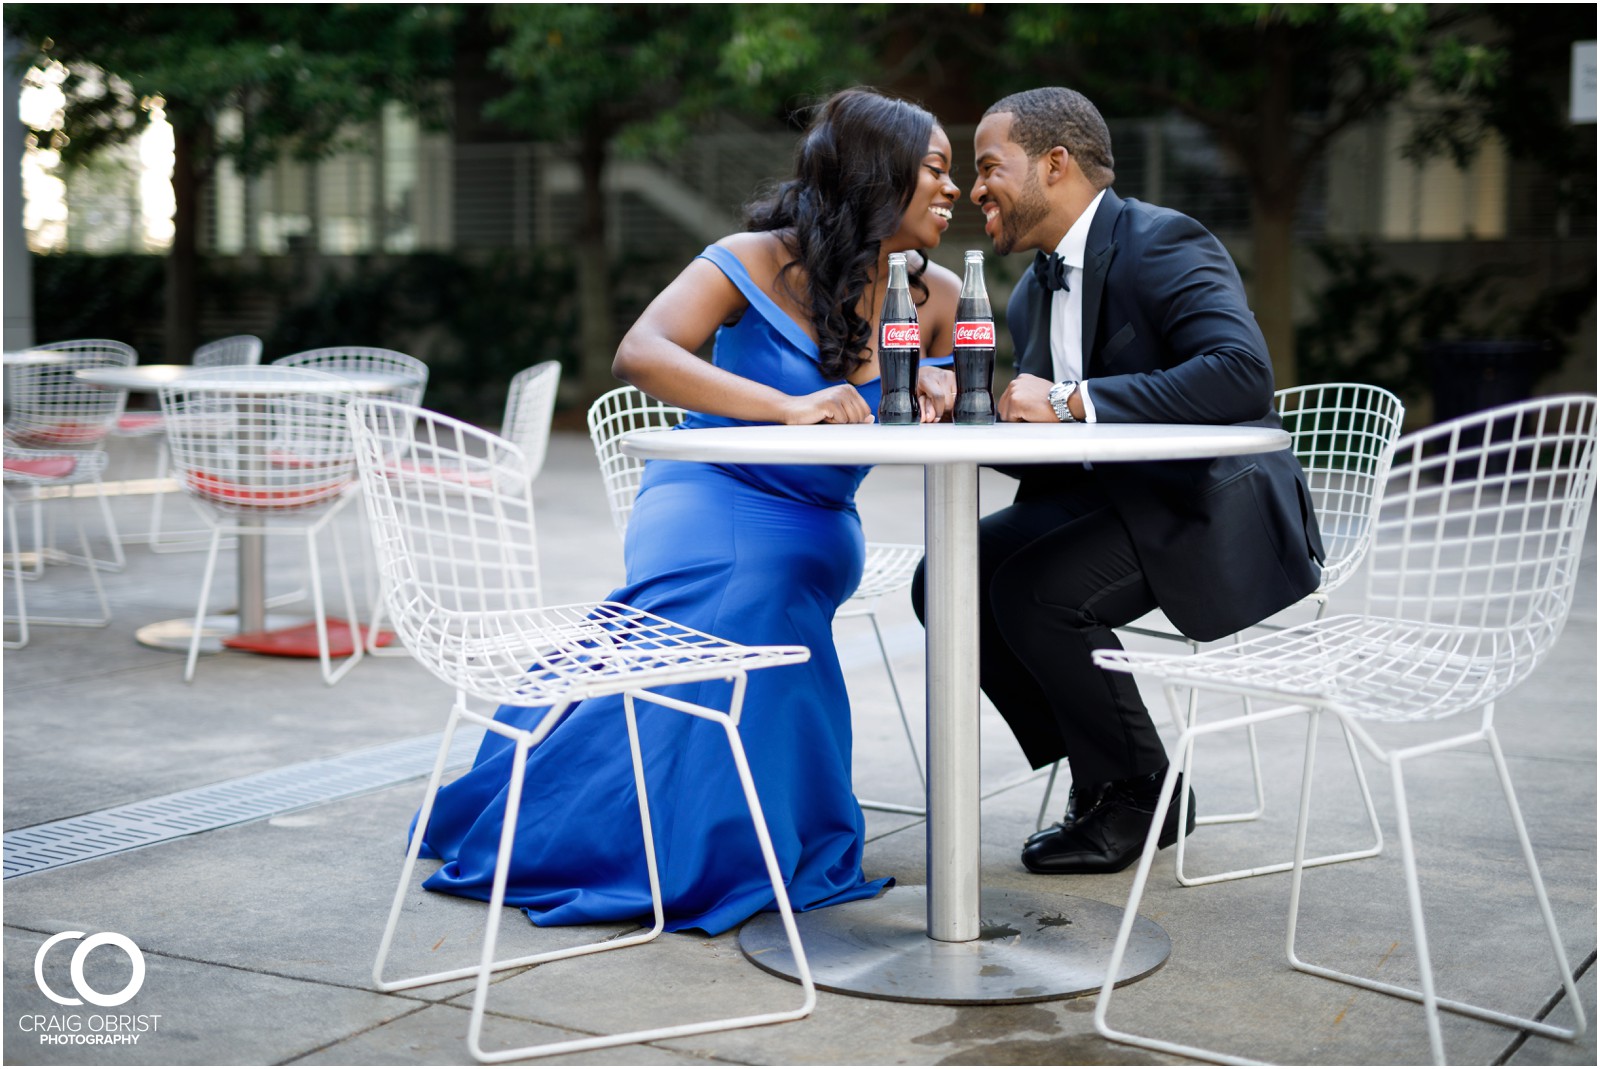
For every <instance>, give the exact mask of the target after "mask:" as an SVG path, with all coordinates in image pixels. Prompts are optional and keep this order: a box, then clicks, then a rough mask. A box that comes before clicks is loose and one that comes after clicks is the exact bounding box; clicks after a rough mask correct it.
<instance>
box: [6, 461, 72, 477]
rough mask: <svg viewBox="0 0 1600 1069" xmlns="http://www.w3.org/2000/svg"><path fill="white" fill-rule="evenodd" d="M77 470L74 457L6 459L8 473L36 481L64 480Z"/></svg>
mask: <svg viewBox="0 0 1600 1069" xmlns="http://www.w3.org/2000/svg"><path fill="white" fill-rule="evenodd" d="M77 469H78V461H77V459H76V458H74V457H6V471H8V472H11V473H12V474H13V475H28V476H32V477H33V478H36V479H64V478H66V477H67V476H68V475H71V474H72V473H73V472H74V471H76V470H77Z"/></svg>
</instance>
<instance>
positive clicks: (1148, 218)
mask: <svg viewBox="0 0 1600 1069" xmlns="http://www.w3.org/2000/svg"><path fill="white" fill-rule="evenodd" d="M1080 284H1081V286H1082V287H1083V352H1084V376H1083V377H1084V379H1085V381H1087V382H1088V384H1089V385H1088V389H1089V393H1090V395H1091V397H1092V399H1093V401H1094V407H1095V416H1096V419H1097V420H1098V421H1099V422H1102V423H1228V424H1245V425H1250V426H1258V427H1278V426H1280V424H1279V421H1278V417H1277V415H1276V413H1274V412H1273V411H1272V391H1273V384H1272V362H1271V360H1270V358H1269V357H1268V355H1267V346H1266V341H1265V339H1263V337H1262V336H1261V331H1260V329H1259V328H1258V327H1257V326H1256V321H1255V316H1254V315H1253V314H1252V313H1251V311H1250V309H1249V306H1248V304H1247V303H1246V300H1245V294H1244V285H1243V283H1242V282H1241V281H1240V279H1239V273H1238V271H1237V269H1236V268H1235V267H1234V264H1233V261H1232V259H1230V258H1229V256H1228V253H1227V250H1225V249H1224V248H1223V247H1222V243H1221V242H1219V241H1218V240H1217V239H1216V238H1215V237H1213V236H1212V235H1211V234H1210V233H1209V232H1208V231H1207V230H1206V229H1205V228H1204V227H1202V226H1201V225H1200V224H1199V223H1197V222H1195V221H1194V220H1193V219H1190V218H1189V217H1188V216H1186V215H1183V214H1181V213H1179V212H1175V211H1172V210H1170V209H1167V208H1159V207H1156V206H1154V205H1151V204H1145V203H1142V202H1140V201H1137V200H1133V199H1129V200H1123V199H1122V198H1120V197H1118V196H1117V195H1116V194H1115V193H1114V192H1112V191H1111V190H1109V189H1108V190H1106V193H1105V197H1104V198H1103V199H1102V200H1101V202H1100V207H1099V208H1098V209H1097V210H1096V212H1095V216H1094V220H1093V222H1092V223H1091V224H1090V229H1089V239H1088V243H1087V246H1086V249H1085V254H1084V269H1083V272H1082V275H1081V282H1080ZM1049 297H1050V295H1049V293H1048V292H1047V291H1045V290H1044V289H1043V288H1042V287H1041V286H1039V285H1038V284H1037V283H1036V281H1035V280H1034V277H1033V272H1031V271H1029V272H1026V273H1025V274H1024V275H1023V277H1022V281H1021V282H1020V283H1019V284H1018V285H1017V288H1016V289H1015V290H1014V291H1013V292H1012V295H1011V300H1010V303H1009V305H1008V306H1007V310H1008V319H1009V326H1010V330H1011V336H1012V340H1013V342H1014V343H1015V346H1016V353H1017V370H1018V371H1019V372H1026V373H1028V374H1032V375H1038V376H1039V377H1041V378H1044V379H1050V380H1054V378H1055V375H1054V373H1053V371H1052V368H1051V361H1050V331H1049V314H1050V301H1049ZM1007 471H1008V473H1009V474H1011V475H1014V476H1016V477H1017V478H1018V479H1019V480H1020V483H1021V485H1020V486H1019V487H1018V489H1017V498H1018V499H1019V500H1022V499H1025V498H1027V497H1029V496H1032V495H1039V494H1050V493H1056V492H1059V491H1061V490H1063V489H1065V488H1068V487H1071V486H1074V485H1081V483H1082V481H1083V480H1086V479H1087V480H1094V481H1095V482H1096V483H1098V485H1099V486H1100V487H1101V489H1102V490H1103V491H1104V493H1105V494H1106V496H1107V497H1108V498H1109V499H1110V501H1111V503H1112V506H1113V507H1114V508H1115V509H1116V511H1117V513H1118V514H1119V515H1120V517H1121V519H1122V521H1123V523H1124V524H1125V525H1126V526H1127V529H1128V531H1129V532H1130V533H1131V534H1132V537H1133V542H1134V546H1135V548H1136V550H1137V552H1138V554H1139V558H1140V561H1141V563H1142V564H1143V566H1144V572H1145V577H1146V579H1147V581H1148V582H1149V584H1150V588H1151V590H1152V591H1153V592H1154V593H1155V596H1156V600H1157V602H1158V603H1159V604H1160V605H1161V608H1162V610H1163V611H1164V612H1165V613H1166V615H1167V618H1168V619H1169V620H1171V621H1172V623H1173V625H1174V626H1175V627H1177V628H1178V630H1180V631H1182V632H1183V633H1184V634H1185V635H1187V636H1189V637H1190V638H1193V639H1197V640H1200V641H1210V640H1213V639H1218V638H1222V637H1224V636H1226V635H1230V634H1233V633H1234V632H1236V631H1239V630H1241V629H1243V628H1245V627H1248V626H1250V625H1251V624H1255V623H1258V622H1260V621H1261V620H1264V619H1265V618H1267V617H1268V616H1271V615H1272V614H1273V613H1275V612H1277V611H1278V610H1280V609H1283V608H1285V607H1287V606H1289V605H1292V604H1294V603H1295V602H1297V601H1299V600H1300V599H1301V598H1303V597H1304V596H1305V595H1307V594H1309V593H1310V592H1311V591H1312V590H1314V589H1316V586H1317V583H1318V582H1319V580H1320V578H1321V567H1320V562H1321V560H1322V557H1323V549H1322V540H1321V537H1320V535H1319V534H1318V531H1317V521H1316V516H1315V514H1314V513H1313V512H1312V506H1311V497H1310V494H1309V493H1308V491H1307V490H1306V485H1305V476H1304V474H1303V473H1302V472H1301V470H1300V464H1299V462H1298V461H1296V460H1295V458H1294V455H1293V454H1292V453H1291V452H1289V451H1288V450H1282V451H1279V452H1275V453H1259V454H1254V455H1251V456H1242V457H1218V458H1216V459H1213V460H1195V461H1161V462H1151V463H1127V464H1099V465H1096V466H1094V468H1093V469H1085V468H1084V467H1083V466H1081V465H1046V466H1038V465H1029V466H1023V467H1019V468H1014V469H1007ZM1069 566H1070V565H1069Z"/></svg>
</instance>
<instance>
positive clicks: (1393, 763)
mask: <svg viewBox="0 0 1600 1069" xmlns="http://www.w3.org/2000/svg"><path fill="white" fill-rule="evenodd" d="M1491 708H1492V707H1491ZM1480 739H1482V740H1484V741H1486V742H1487V743H1488V746H1489V753H1490V756H1491V757H1492V758H1493V761H1494V766H1495V773H1496V775H1497V776H1498V778H1499V780H1500V790H1501V793H1502V794H1503V795H1504V796H1505V799H1506V805H1507V807H1508V809H1509V810H1510V815H1511V823H1512V825H1513V826H1514V827H1515V829H1516V832H1517V841H1518V842H1519V844H1520V845H1521V847H1522V857H1523V862H1524V864H1525V865H1526V866H1527V869H1528V877H1529V880H1530V881H1531V883H1532V884H1533V890H1534V896H1535V898H1536V899H1537V900H1538V903H1539V913H1540V916H1541V918H1542V919H1543V921H1544V927H1545V933H1546V935H1547V936H1548V937H1549V939H1550V948H1551V951H1552V953H1553V955H1554V957H1555V961H1556V965H1557V967H1558V968H1559V969H1560V970H1561V985H1562V989H1563V990H1564V991H1565V993H1566V998H1567V1001H1568V1003H1570V1004H1571V1006H1572V1009H1573V1013H1574V1015H1575V1017H1576V1023H1575V1024H1574V1026H1573V1027H1571V1028H1560V1027H1557V1026H1555V1025H1550V1024H1546V1023H1544V1022H1543V1021H1535V1020H1531V1019H1529V1018H1526V1017H1519V1016H1516V1015H1513V1014H1508V1013H1503V1012H1501V1011H1498V1010H1491V1009H1488V1008H1486V1007H1483V1006H1477V1005H1473V1004H1472V1003H1467V1002H1460V1001H1457V1000H1455V999H1448V998H1440V997H1439V995H1438V993H1437V991H1435V989H1434V976H1433V967H1432V963H1431V960H1430V957H1429V953H1428V941H1427V933H1426V929H1425V926H1424V922H1423V911H1422V894H1421V889H1420V882H1419V880H1418V876H1417V862H1416V852H1415V847H1414V845H1413V842H1412V838H1411V817H1410V813H1409V809H1408V807H1407V804H1406V793H1405V779H1404V775H1403V772H1402V766H1403V764H1404V762H1405V761H1407V760H1409V759H1411V758H1413V757H1419V756H1423V755H1426V754H1432V753H1437V752H1439V751H1440V750H1445V749H1454V748H1458V747H1461V746H1465V745H1469V744H1471V743H1474V742H1477V741H1478V740H1480ZM1389 768H1390V780H1391V783H1392V785H1393V789H1394V795H1395V815H1396V822H1397V824H1398V825H1399V832H1400V857H1401V861H1402V864H1403V866H1404V868H1405V879H1406V898H1407V902H1408V906H1409V909H1410V914H1411V926H1412V934H1413V938H1415V940H1416V943H1417V965H1418V969H1419V971H1420V973H1421V980H1422V990H1420V991H1416V990H1412V989H1410V988H1404V987H1399V986H1396V985H1394V984H1386V983H1383V982H1381V981H1378V980H1373V979H1370V978H1368V977H1364V976H1356V975H1353V974H1351V973H1345V972H1340V971H1338V970H1336V969H1329V968H1326V967H1324V966H1320V965H1313V964H1311V963H1309V962H1307V961H1304V960H1303V959H1301V958H1300V957H1299V955H1298V954H1297V952H1296V950H1295V934H1296V928H1297V921H1298V917H1299V906H1300V888H1301V882H1302V881H1301V876H1302V868H1303V866H1302V867H1297V868H1296V869H1295V874H1294V878H1293V880H1292V881H1291V885H1290V900H1289V935H1288V945H1287V949H1288V957H1289V964H1290V965H1292V966H1293V967H1294V968H1295V969H1297V970H1299V971H1301V972H1304V973H1309V974H1310V975H1313V976H1320V977H1323V978H1324V979H1328V980H1337V981H1339V982H1340V983H1345V984H1350V985H1352V986H1355V987H1360V988H1364V989H1366V990H1368V991H1376V992H1378V993H1379V994H1384V995H1391V996H1393V997H1395V998H1402V999H1406V1000H1408V1001H1411V1002H1417V1003H1420V1004H1421V1005H1422V1007H1423V1013H1424V1015H1425V1016H1426V1018H1427V1024H1428V1042H1429V1046H1430V1048H1431V1052H1432V1055H1433V1060H1434V1063H1435V1064H1437V1065H1443V1064H1445V1057H1444V1041H1443V1036H1442V1033H1441V1030H1440V1025H1439V1011H1440V1010H1441V1009H1444V1010H1449V1011H1450V1012H1452V1013H1458V1014H1461V1015H1462V1016H1465V1017H1473V1018H1476V1019H1478V1020H1481V1021H1488V1022H1490V1023H1491V1024H1498V1025H1502V1026H1504V1027H1506V1028H1513V1029H1519V1030H1524V1031H1528V1032H1532V1033H1534V1034H1535V1035H1540V1036H1545V1037H1547V1038H1550V1039H1559V1040H1565V1041H1570V1040H1573V1039H1576V1038H1577V1037H1578V1036H1581V1035H1582V1034H1583V1033H1584V1032H1585V1031H1586V1030H1587V1028H1588V1017H1587V1015H1586V1014H1585V1013H1584V1010H1583V1001H1582V1000H1581V999H1580V998H1579V996H1578V989H1577V984H1576V982H1575V981H1574V979H1573V976H1572V969H1571V967H1570V966H1569V965H1568V963H1567V955H1566V950H1565V949H1564V948H1563V947H1562V945H1561V934H1560V932H1559V931H1558V930H1557V928H1556V923H1555V914H1554V913H1553V912H1552V911H1551V908H1550V898H1549V895H1548V894H1547V893H1546V891H1545V886H1544V880H1543V878H1542V877H1541V876H1540V873H1539V865H1538V862H1537V861H1536V860H1535V858H1534V855H1533V843H1532V841H1531V840H1530V839H1529V838H1528V829H1527V825H1526V824H1525V823H1524V822H1523V819H1522V810H1521V808H1520V807H1519V806H1518V805H1517V800H1516V793H1515V791H1514V790H1513V789H1512V786H1511V775H1510V772H1509V770H1508V769H1507V768H1506V764H1505V755H1504V754H1503V753H1502V752H1501V750H1500V743H1499V739H1498V738H1497V737H1496V735H1495V732H1494V729H1493V727H1490V726H1487V725H1486V726H1485V727H1484V728H1482V729H1480V730H1479V731H1477V732H1474V733H1472V734H1470V735H1463V736H1458V737H1455V738H1451V739H1445V740H1442V741H1440V742H1436V743H1431V744H1428V745H1424V746H1418V747H1414V748H1412V749H1409V750H1399V751H1396V752H1394V753H1392V754H1390V755H1389ZM1305 810H1306V806H1305V804H1304V801H1302V812H1301V827H1300V828H1299V829H1298V830H1297V832H1296V850H1297V852H1303V850H1304V838H1305V829H1304V825H1305V816H1306V812H1305Z"/></svg>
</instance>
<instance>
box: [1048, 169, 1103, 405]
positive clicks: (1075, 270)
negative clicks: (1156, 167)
mask: <svg viewBox="0 0 1600 1069" xmlns="http://www.w3.org/2000/svg"><path fill="white" fill-rule="evenodd" d="M1105 195H1106V191H1105V190H1103V189H1102V190H1101V191H1100V192H1098V193H1096V194H1095V195H1094V200H1091V201H1090V202H1089V206H1088V207H1087V208H1085V209H1084V210H1083V214H1082V215H1080V216H1078V221H1077V222H1075V223H1073V224H1072V228H1071V229H1070V230H1068V231H1067V234H1066V236H1065V237H1063V238H1062V239H1061V244H1059V245H1057V246H1056V253H1057V255H1059V256H1060V257H1061V258H1062V259H1063V260H1065V261H1066V267H1067V287H1068V288H1067V289H1065V290H1057V291H1055V292H1054V293H1052V294H1051V295H1050V302H1051V303H1050V369H1051V372H1052V373H1053V374H1054V376H1055V381H1057V382H1066V381H1067V380H1068V379H1072V380H1075V381H1077V382H1078V400H1080V401H1082V402H1083V421H1084V422H1085V423H1093V422H1095V418H1094V402H1093V401H1091V400H1090V399H1089V384H1088V383H1087V382H1084V381H1083V341H1084V338H1083V249H1084V246H1085V245H1087V244H1088V243H1089V224H1090V223H1092V222H1094V213H1095V211H1096V210H1097V209H1099V207H1100V201H1101V200H1103V199H1104V198H1105Z"/></svg>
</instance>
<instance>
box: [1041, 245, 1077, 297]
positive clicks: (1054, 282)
mask: <svg viewBox="0 0 1600 1069" xmlns="http://www.w3.org/2000/svg"><path fill="white" fill-rule="evenodd" d="M1033 277H1034V279H1035V280H1037V281H1038V283H1039V285H1041V286H1043V287H1044V288H1045V289H1046V290H1048V291H1050V292H1052V293H1054V292H1055V291H1056V290H1061V291H1062V292H1063V293H1064V292H1066V291H1067V290H1069V289H1071V288H1072V287H1070V286H1068V285H1067V261H1066V260H1064V259H1062V257H1061V254H1060V253H1055V252H1050V253H1047V252H1045V251H1044V250H1042V249H1041V250H1040V251H1038V252H1036V253H1034V254H1033Z"/></svg>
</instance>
